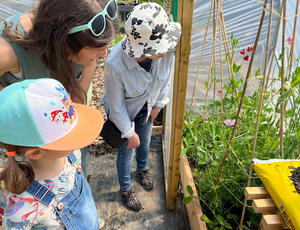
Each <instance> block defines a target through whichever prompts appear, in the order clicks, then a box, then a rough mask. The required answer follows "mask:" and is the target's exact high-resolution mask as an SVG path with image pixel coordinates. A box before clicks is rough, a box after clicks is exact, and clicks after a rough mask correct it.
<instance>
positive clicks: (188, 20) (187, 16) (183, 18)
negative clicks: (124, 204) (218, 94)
mask: <svg viewBox="0 0 300 230" xmlns="http://www.w3.org/2000/svg"><path fill="white" fill-rule="evenodd" d="M193 9H194V0H179V1H178V20H177V21H178V22H179V23H180V24H181V28H182V33H181V38H180V41H179V43H178V45H177V47H176V61H175V71H174V85H173V105H172V114H173V115H172V125H171V140H170V141H171V143H170V155H169V156H170V157H169V162H168V168H167V170H168V173H167V175H168V176H167V178H166V180H167V186H166V196H167V197H166V199H167V208H168V209H175V207H176V197H177V193H178V182H179V160H180V159H179V155H180V151H181V141H182V131H183V122H184V109H185V98H186V88H187V79H188V67H189V57H190V49H191V48H190V43H191V34H192V23H193Z"/></svg>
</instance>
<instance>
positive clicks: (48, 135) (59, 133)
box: [0, 78, 103, 151]
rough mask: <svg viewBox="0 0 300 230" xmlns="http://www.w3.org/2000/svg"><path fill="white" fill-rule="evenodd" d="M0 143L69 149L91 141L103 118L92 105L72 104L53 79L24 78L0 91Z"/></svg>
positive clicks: (62, 88) (97, 131) (95, 135)
mask: <svg viewBox="0 0 300 230" xmlns="http://www.w3.org/2000/svg"><path fill="white" fill-rule="evenodd" d="M0 102H1V103H0V142H2V143H5V144H10V145H17V146H29V147H40V148H43V149H49V150H57V151H69V150H75V149H80V148H82V147H84V146H87V145H89V144H91V143H92V142H93V141H94V140H95V139H96V138H97V136H98V134H99V133H100V130H101V128H102V125H103V118H102V115H101V114H100V112H99V111H98V110H96V109H94V108H92V107H89V106H86V105H81V104H76V103H73V102H72V100H71V98H70V96H69V94H68V93H67V91H66V90H65V88H64V87H63V85H62V84H61V83H60V82H58V81H57V80H54V79H50V78H43V79H37V80H25V81H21V82H18V83H14V84H12V85H10V86H7V87H6V88H4V89H3V90H2V91H0Z"/></svg>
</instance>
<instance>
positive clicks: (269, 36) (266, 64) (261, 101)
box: [239, 0, 273, 230]
mask: <svg viewBox="0 0 300 230" xmlns="http://www.w3.org/2000/svg"><path fill="white" fill-rule="evenodd" d="M270 8H271V9H273V0H271V5H270ZM271 27H272V11H270V18H269V28H268V37H267V45H266V56H265V65H264V77H263V85H262V89H261V94H260V100H259V108H258V112H257V118H256V125H255V132H254V138H253V144H252V153H251V163H250V168H249V173H248V181H247V187H250V185H251V177H252V171H253V163H252V160H253V158H254V156H255V148H256V141H257V135H258V127H259V121H260V115H261V111H262V107H263V103H264V97H265V89H266V88H267V87H266V78H267V75H266V72H267V67H268V59H269V46H270V38H271ZM246 207H247V198H245V200H244V205H243V210H242V215H241V220H240V226H239V229H240V230H242V229H243V222H244V217H245V212H246Z"/></svg>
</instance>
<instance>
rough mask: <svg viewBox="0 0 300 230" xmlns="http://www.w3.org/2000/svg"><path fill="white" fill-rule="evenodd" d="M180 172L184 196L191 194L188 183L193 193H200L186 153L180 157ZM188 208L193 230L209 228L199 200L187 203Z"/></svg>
mask: <svg viewBox="0 0 300 230" xmlns="http://www.w3.org/2000/svg"><path fill="white" fill-rule="evenodd" d="M179 173H180V179H181V184H182V188H183V191H184V196H189V194H188V193H187V191H186V189H185V188H186V186H188V185H190V186H191V187H192V189H193V194H195V195H197V194H198V193H197V190H196V186H195V183H194V179H193V174H192V171H191V168H190V164H189V162H188V160H187V157H186V155H184V156H183V157H182V158H181V159H180V163H179ZM186 209H187V212H188V216H189V222H190V227H191V230H206V229H207V227H206V223H205V222H204V221H203V220H202V219H201V216H202V215H203V212H202V209H201V205H200V202H199V200H198V199H193V200H192V201H191V202H190V203H189V204H187V205H186Z"/></svg>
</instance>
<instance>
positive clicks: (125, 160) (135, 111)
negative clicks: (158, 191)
mask: <svg viewBox="0 0 300 230" xmlns="http://www.w3.org/2000/svg"><path fill="white" fill-rule="evenodd" d="M125 32H126V36H125V38H124V39H123V40H122V41H120V42H119V43H118V44H117V45H116V46H115V47H113V49H112V50H111V52H110V54H109V56H108V58H107V61H106V68H105V87H106V90H105V94H104V97H103V99H102V103H104V107H105V110H106V113H107V115H108V119H109V120H110V121H111V122H112V123H113V124H114V125H115V126H116V127H117V128H118V129H119V131H120V133H121V138H124V139H125V140H126V141H125V142H123V143H122V144H121V145H119V147H118V156H117V162H116V164H117V171H118V179H119V184H120V192H121V196H122V200H123V202H124V204H125V205H126V207H127V208H128V209H130V210H133V211H139V210H140V209H141V207H142V205H141V203H140V201H139V200H138V199H137V197H136V194H135V192H134V189H133V188H132V184H131V178H130V171H131V164H132V160H133V155H134V151H136V162H137V168H136V177H137V179H138V181H139V182H140V184H141V185H142V187H143V188H144V189H145V190H151V189H152V188H153V187H154V186H153V181H152V178H151V175H150V170H149V168H148V167H147V160H148V152H149V146H150V139H151V132H152V123H153V121H154V119H155V118H156V117H157V115H158V113H159V111H160V110H161V108H163V107H164V106H165V105H166V104H167V102H168V100H169V99H168V93H169V89H170V86H171V77H172V75H173V69H174V60H175V55H174V51H175V47H176V44H177V42H178V40H179V38H180V35H181V25H180V24H179V23H176V22H171V21H170V20H169V17H168V15H167V13H166V12H165V10H164V9H163V8H162V7H161V6H160V5H158V4H156V3H143V4H140V5H137V6H135V7H134V9H133V10H132V12H130V13H129V14H128V16H127V18H126V21H125Z"/></svg>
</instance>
